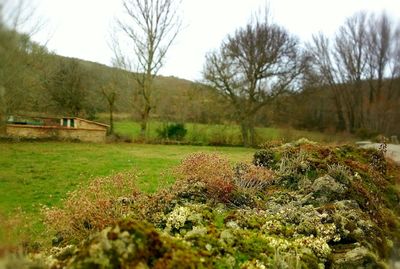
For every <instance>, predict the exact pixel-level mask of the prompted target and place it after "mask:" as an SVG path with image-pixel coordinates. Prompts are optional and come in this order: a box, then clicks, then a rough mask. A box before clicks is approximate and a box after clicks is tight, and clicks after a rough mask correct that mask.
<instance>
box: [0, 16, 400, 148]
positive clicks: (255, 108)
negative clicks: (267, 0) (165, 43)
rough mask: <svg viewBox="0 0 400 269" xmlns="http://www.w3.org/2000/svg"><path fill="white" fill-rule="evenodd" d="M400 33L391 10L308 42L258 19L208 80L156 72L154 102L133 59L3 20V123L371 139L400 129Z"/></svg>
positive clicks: (225, 51) (220, 57)
mask: <svg viewBox="0 0 400 269" xmlns="http://www.w3.org/2000/svg"><path fill="white" fill-rule="evenodd" d="M399 29H400V28H399V27H397V25H396V23H395V21H394V20H393V19H391V18H389V17H388V16H387V15H385V14H380V15H376V14H366V13H357V14H355V15H354V16H352V17H350V18H348V19H347V20H346V22H345V23H344V24H343V25H342V26H340V27H339V28H338V31H337V32H336V34H335V36H334V37H333V38H327V37H325V36H323V35H322V34H320V35H315V36H314V39H313V41H312V42H310V43H307V44H303V43H301V42H300V40H298V39H297V38H296V37H294V36H293V35H291V34H290V33H289V32H288V31H287V30H286V29H284V28H282V27H281V26H279V25H276V24H273V23H270V22H264V21H262V20H260V19H257V20H254V21H250V22H249V23H248V25H246V26H245V27H243V28H240V29H238V30H237V32H236V33H233V34H232V35H228V36H227V38H226V40H224V41H223V42H222V45H221V49H220V50H216V51H214V52H210V54H209V55H207V56H206V64H205V66H204V79H203V80H202V81H197V82H192V81H187V80H183V79H179V78H176V77H163V76H159V75H156V74H155V75H154V83H152V84H151V88H152V100H151V103H149V104H147V101H146V98H145V97H146V96H145V95H144V94H143V92H141V91H140V81H139V80H138V79H137V78H138V76H139V73H135V72H132V70H127V69H128V68H126V65H125V66H124V65H121V64H119V65H114V67H109V66H106V65H102V64H98V63H94V62H88V61H84V60H80V59H73V58H66V57H62V56H59V55H56V54H54V53H52V52H50V51H48V50H47V48H46V47H45V46H42V45H40V44H37V43H35V42H33V41H32V40H31V38H30V35H29V34H24V33H21V32H19V31H18V28H13V27H11V26H10V25H9V24H7V23H5V22H1V23H0V70H1V71H0V107H1V109H0V118H1V121H0V122H2V124H1V125H0V126H3V127H4V122H5V121H6V120H7V117H8V116H11V115H21V114H22V115H37V114H40V115H43V114H46V115H68V116H79V117H84V118H89V119H96V118H97V119H99V115H103V116H102V117H100V120H102V121H108V117H104V115H105V113H109V114H111V115H114V114H116V115H119V116H120V117H121V115H124V117H126V118H129V119H133V120H136V121H141V120H142V119H143V117H144V116H146V117H149V118H150V119H152V120H158V121H165V122H183V123H184V122H198V123H226V124H232V123H236V124H239V125H241V126H242V127H243V128H242V130H247V129H249V130H250V136H251V135H252V134H251V132H252V130H253V129H254V126H271V125H273V126H285V127H293V128H298V129H308V130H318V131H322V132H331V133H334V132H347V133H352V134H356V135H358V136H360V137H362V138H372V137H374V136H376V135H378V134H384V135H388V136H390V135H400V125H399V124H397V122H399V120H400V110H399V109H398V108H399V104H400V81H399V75H400V65H399V63H400V60H399V59H400V41H399V40H400V39H399V35H400V30H399ZM253 41H254V42H253ZM268 49H269V50H268ZM274 49H275V50H276V55H275V56H274V57H275V58H273V57H272V56H271V55H272V54H273V53H274ZM252 51H258V52H259V54H252ZM278 53H282V54H281V55H280V54H278ZM271 57H272V58H271ZM240 59H244V62H245V63H244V64H243V65H242V62H241V60H240ZM251 61H254V62H251ZM124 67H125V68H124ZM226 67H228V68H226ZM224 68H225V69H224ZM263 68H264V69H263ZM216 70H219V71H221V73H220V74H217V73H215V71H216ZM254 70H259V71H260V72H259V73H255V72H253V71H254ZM250 71H251V72H253V73H251V72H250ZM231 74H235V75H231ZM251 78H255V79H254V80H252V79H251ZM224 83H226V84H224ZM227 85H228V86H227ZM252 87H253V88H252ZM232 98H233V99H232ZM144 106H146V107H147V108H146V110H147V113H148V114H149V115H144V114H143V113H144V112H143V107H144ZM147 120H148V119H147V118H146V121H147ZM3 127H1V128H3ZM246 128H247V129H246ZM253 131H254V130H253ZM242 134H243V135H244V136H247V135H248V134H247V133H246V132H242ZM245 142H246V141H245ZM250 143H251V141H250Z"/></svg>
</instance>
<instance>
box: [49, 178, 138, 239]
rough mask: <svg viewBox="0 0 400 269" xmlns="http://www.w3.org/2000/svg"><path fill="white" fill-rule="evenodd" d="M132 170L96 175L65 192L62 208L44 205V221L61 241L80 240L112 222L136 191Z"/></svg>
mask: <svg viewBox="0 0 400 269" xmlns="http://www.w3.org/2000/svg"><path fill="white" fill-rule="evenodd" d="M135 178H136V176H135V175H133V174H115V175H113V176H109V177H102V178H97V179H95V180H93V181H92V182H90V184H89V185H88V186H81V187H79V188H78V189H77V190H75V191H73V192H71V193H69V194H68V197H67V199H66V200H65V202H64V204H63V207H62V208H44V209H43V213H44V217H45V224H46V225H47V228H48V230H49V231H50V232H56V233H57V238H58V239H57V242H56V243H57V244H59V243H60V241H64V242H65V241H69V240H80V239H82V238H85V237H86V236H88V235H89V234H92V233H93V232H96V231H100V230H102V229H104V228H105V227H107V226H110V225H113V224H115V222H116V221H118V219H120V218H122V217H123V216H124V215H125V214H127V213H128V212H129V203H131V202H133V198H134V197H135V196H138V195H139V192H138V191H137V188H136V186H135Z"/></svg>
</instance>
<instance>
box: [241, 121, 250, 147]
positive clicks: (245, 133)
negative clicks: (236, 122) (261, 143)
mask: <svg viewBox="0 0 400 269" xmlns="http://www.w3.org/2000/svg"><path fill="white" fill-rule="evenodd" d="M240 130H241V132H242V142H243V146H245V147H247V146H249V130H248V127H247V124H246V122H245V121H242V122H241V123H240Z"/></svg>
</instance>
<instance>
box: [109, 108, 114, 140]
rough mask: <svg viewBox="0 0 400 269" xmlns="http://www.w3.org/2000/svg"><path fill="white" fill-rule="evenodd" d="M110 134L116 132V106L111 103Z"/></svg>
mask: <svg viewBox="0 0 400 269" xmlns="http://www.w3.org/2000/svg"><path fill="white" fill-rule="evenodd" d="M108 133H109V134H114V106H113V105H111V104H110V130H109V131H108Z"/></svg>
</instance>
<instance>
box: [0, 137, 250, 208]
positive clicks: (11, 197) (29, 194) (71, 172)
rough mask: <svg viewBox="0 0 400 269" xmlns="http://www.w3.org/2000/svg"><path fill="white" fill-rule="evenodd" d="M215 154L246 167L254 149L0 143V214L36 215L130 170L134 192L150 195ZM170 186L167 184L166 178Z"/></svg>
mask: <svg viewBox="0 0 400 269" xmlns="http://www.w3.org/2000/svg"><path fill="white" fill-rule="evenodd" d="M200 151H201V152H220V153H221V154H224V155H226V156H227V157H228V158H229V159H230V160H231V161H232V162H238V161H249V160H251V156H252V154H253V152H254V149H247V148H240V147H234V148H232V147H219V148H216V147H204V146H174V145H145V144H122V143H121V144H90V143H66V142H65V143H64V142H20V143H5V142H1V143H0V152H1V154H0V168H1V169H0V212H3V213H5V214H8V213H11V212H12V211H13V210H14V209H16V208H18V207H20V208H21V209H22V210H23V211H24V212H27V213H35V212H38V209H39V206H40V205H41V204H43V205H47V206H52V205H59V204H60V202H61V199H62V198H65V197H66V194H67V192H68V191H71V190H74V189H75V188H76V187H77V185H78V184H80V183H85V182H87V181H89V180H90V179H92V178H94V177H97V176H105V175H110V174H112V173H116V172H120V171H129V170H132V169H134V170H135V171H137V172H138V173H139V174H140V176H139V180H138V185H139V187H140V188H141V189H142V190H144V191H149V192H152V191H155V190H156V189H157V187H158V186H159V180H160V179H161V176H160V175H161V174H162V173H163V172H165V171H167V170H168V169H170V168H172V167H174V166H176V165H177V164H178V163H179V162H180V160H182V159H183V158H184V157H185V156H187V155H188V154H190V153H192V152H200ZM169 181H170V182H171V178H169Z"/></svg>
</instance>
